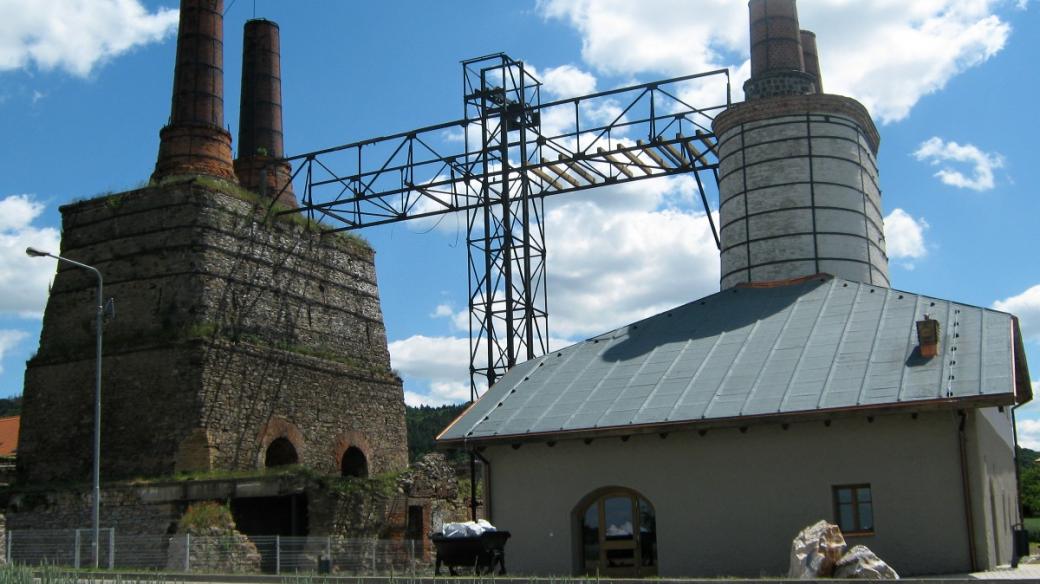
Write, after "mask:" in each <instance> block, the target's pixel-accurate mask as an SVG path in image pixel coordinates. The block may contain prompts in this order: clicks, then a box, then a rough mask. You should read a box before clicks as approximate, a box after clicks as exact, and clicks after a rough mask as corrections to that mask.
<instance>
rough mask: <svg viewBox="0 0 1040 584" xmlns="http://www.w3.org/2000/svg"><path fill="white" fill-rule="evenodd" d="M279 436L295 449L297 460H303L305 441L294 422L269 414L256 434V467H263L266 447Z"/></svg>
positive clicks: (301, 461)
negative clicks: (268, 417) (269, 416)
mask: <svg viewBox="0 0 1040 584" xmlns="http://www.w3.org/2000/svg"><path fill="white" fill-rule="evenodd" d="M280 438H282V439H285V440H287V441H288V442H289V444H291V445H292V447H293V448H294V449H295V450H296V457H297V462H298V463H303V462H304V459H305V450H304V445H305V442H304V439H303V434H302V433H301V432H300V429H299V428H297V427H296V424H293V423H292V422H290V421H289V420H287V419H285V418H283V417H281V416H271V418H270V419H269V420H267V423H266V424H264V425H263V426H262V427H261V428H260V432H259V433H258V434H257V441H258V442H259V444H258V448H257V453H256V466H257V468H264V466H265V462H266V458H267V450H268V448H270V446H271V443H273V442H274V441H275V440H278V439H280Z"/></svg>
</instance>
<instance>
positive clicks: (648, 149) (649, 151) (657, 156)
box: [636, 140, 674, 170]
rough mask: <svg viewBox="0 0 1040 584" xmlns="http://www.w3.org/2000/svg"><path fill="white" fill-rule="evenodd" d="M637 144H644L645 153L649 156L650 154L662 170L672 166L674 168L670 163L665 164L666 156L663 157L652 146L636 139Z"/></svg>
mask: <svg viewBox="0 0 1040 584" xmlns="http://www.w3.org/2000/svg"><path fill="white" fill-rule="evenodd" d="M636 144H638V145H640V146H642V147H643V154H646V155H647V156H649V157H650V159H651V160H653V161H654V162H656V163H657V166H659V167H661V169H662V170H671V169H672V168H674V167H673V166H672V165H670V164H665V162H664V158H661V155H660V154H658V153H656V152H654V150H653V148H652V147H647V145H646V144H644V143H643V141H642V140H636Z"/></svg>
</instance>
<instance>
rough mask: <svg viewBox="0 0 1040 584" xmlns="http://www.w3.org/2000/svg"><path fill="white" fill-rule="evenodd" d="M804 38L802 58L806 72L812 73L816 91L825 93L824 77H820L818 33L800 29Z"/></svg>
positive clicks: (800, 33)
mask: <svg viewBox="0 0 1040 584" xmlns="http://www.w3.org/2000/svg"><path fill="white" fill-rule="evenodd" d="M799 35H800V36H801V39H802V60H803V61H805V72H806V73H808V74H809V75H812V78H813V85H815V86H816V93H823V79H822V78H821V77H820V54H819V53H818V52H817V50H816V33H814V32H811V31H808V30H803V31H799Z"/></svg>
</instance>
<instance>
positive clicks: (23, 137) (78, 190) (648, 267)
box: [0, 0, 1040, 448]
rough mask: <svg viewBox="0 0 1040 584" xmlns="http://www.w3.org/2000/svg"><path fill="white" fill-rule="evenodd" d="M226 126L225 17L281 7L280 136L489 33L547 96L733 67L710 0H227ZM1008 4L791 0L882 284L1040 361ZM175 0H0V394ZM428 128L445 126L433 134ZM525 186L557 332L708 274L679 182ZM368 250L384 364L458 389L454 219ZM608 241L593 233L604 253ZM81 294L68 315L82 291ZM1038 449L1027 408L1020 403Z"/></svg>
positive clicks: (634, 315)
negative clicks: (849, 131) (867, 179)
mask: <svg viewBox="0 0 1040 584" xmlns="http://www.w3.org/2000/svg"><path fill="white" fill-rule="evenodd" d="M225 2H226V5H227V8H228V11H227V15H226V21H225V74H226V77H225V86H226V94H225V122H226V124H228V125H229V126H230V128H231V130H232V134H233V135H235V133H236V132H237V125H238V121H237V103H238V84H239V83H238V77H239V74H240V62H239V59H240V57H239V55H240V50H241V30H242V24H243V22H244V21H245V20H247V19H248V18H251V17H253V16H254V6H255V16H257V17H265V18H270V19H272V20H275V21H277V22H278V23H279V24H280V25H281V30H282V67H283V81H284V85H283V91H284V104H285V110H284V111H285V131H286V152H287V153H289V154H296V153H301V152H306V151H310V150H316V149H318V148H322V147H326V146H332V145H336V144H342V143H347V142H352V141H355V140H360V139H364V138H369V137H374V136H380V135H386V134H389V133H393V132H397V131H402V130H408V129H412V128H418V127H421V126H427V125H431V124H434V123H437V122H442V121H449V120H454V119H458V118H460V117H461V116H462V97H461V68H460V65H459V61H461V60H463V59H466V58H470V57H475V56H479V55H484V54H487V53H493V52H498V51H503V52H506V53H508V54H509V55H510V56H512V57H514V58H517V59H521V60H523V61H525V62H526V63H527V64H528V65H530V66H533V67H534V68H535V69H536V71H537V72H538V75H539V77H540V78H541V79H542V81H544V82H545V83H546V87H545V90H546V92H547V96H550V97H570V96H575V95H581V94H584V93H588V92H590V91H592V90H603V89H610V88H613V87H619V86H624V85H628V84H632V83H636V82H645V81H651V80H654V79H660V78H665V77H672V76H678V75H684V74H688V73H695V72H698V71H704V70H708V69H714V68H717V67H730V68H731V69H732V71H733V76H734V86H735V87H736V88H738V89H737V97H738V98H739V97H740V92H739V86H740V84H741V83H742V82H743V80H744V79H745V78H746V77H747V71H748V67H747V63H746V60H747V9H746V5H745V3H744V2H736V1H733V0H699V1H693V0H655V1H649V0H648V1H643V2H639V3H635V2H630V1H626V0H598V1H596V2H592V1H591V0H584V1H582V0H544V1H541V2H521V1H515V2H487V1H482V2H481V1H462V0H458V1H455V2H450V3H449V2H421V1H418V0H415V1H401V2H381V3H354V2H351V3H347V2H341V1H334V0H308V1H307V2H302V3H301V2H286V1H282V2H275V1H274V0H256V2H255V3H254V2H253V0H235V2H234V3H231V2H230V1H228V0H225ZM1033 4H1035V3H1029V2H1024V1H1021V0H1005V1H1000V0H929V1H927V2H912V3H909V2H904V1H901V0H900V1H897V0H876V1H874V2H870V3H865V2H847V1H843V0H815V1H814V0H802V2H800V4H799V11H800V15H801V24H802V27H803V28H808V29H811V30H814V31H815V32H816V33H817V35H818V44H819V50H820V53H821V60H822V68H823V78H824V85H825V89H826V90H827V91H828V92H833V93H841V94H845V95H850V96H852V97H855V98H857V99H859V100H861V101H862V102H863V103H864V104H865V105H867V107H868V108H869V109H870V110H871V112H872V114H873V115H874V117H875V121H876V122H877V124H878V127H879V130H880V132H881V136H882V140H881V153H880V156H879V162H880V165H881V172H882V177H881V180H882V186H883V189H884V206H885V213H886V215H887V217H886V231H887V238H888V246H889V255H890V258H891V272H892V281H893V286H894V287H896V288H899V289H904V290H908V291H912V292H915V293H922V294H928V295H934V296H938V297H941V298H947V299H952V300H957V301H961V302H965V303H968V304H974V305H979V306H992V307H997V308H1001V309H1004V310H1008V311H1010V312H1013V313H1015V314H1017V315H1018V316H1019V317H1020V318H1021V320H1022V325H1023V328H1024V331H1025V334H1026V336H1027V339H1028V341H1027V351H1028V353H1029V355H1030V357H1031V360H1032V362H1033V369H1034V378H1035V377H1037V376H1038V375H1037V374H1036V371H1040V267H1038V263H1037V261H1036V260H1035V259H1034V253H1035V252H1034V250H1035V248H1036V247H1037V245H1038V243H1040V238H1038V237H1037V235H1036V233H1037V228H1036V225H1035V224H1036V222H1037V218H1038V217H1040V200H1038V198H1037V197H1035V196H1031V195H1032V193H1033V188H1034V187H1033V185H1036V184H1040V170H1038V166H1040V165H1037V164H1036V156H1035V151H1034V149H1033V146H1032V145H1033V144H1034V140H1035V138H1034V135H1033V134H1035V132H1036V131H1037V130H1038V129H1040V123H1038V122H1040V120H1038V113H1037V109H1036V107H1035V96H1036V95H1037V93H1038V92H1040V81H1038V80H1037V78H1036V76H1035V75H1031V74H1030V73H1032V72H1034V71H1035V63H1034V61H1033V60H1034V59H1035V56H1036V55H1037V54H1040V19H1038V18H1037V17H1036V13H1037V8H1036V6H1034V5H1033ZM175 9H176V6H175V2H173V1H172V0H165V1H155V0H147V1H143V0H92V1H91V2H89V3H87V2H81V1H76V0H49V1H48V2H39V1H38V0H0V368H2V370H0V395H12V394H17V393H20V392H21V386H22V377H23V370H24V361H25V360H26V359H27V358H29V356H30V355H31V354H32V353H33V352H34V351H35V349H36V346H37V343H38V338H39V330H40V314H41V312H42V308H43V305H44V303H45V301H46V294H47V284H48V282H49V280H50V278H51V277H52V275H53V272H54V265H53V263H52V262H49V261H42V260H30V259H28V258H26V257H25V256H24V253H23V250H24V248H25V246H26V245H35V246H38V247H49V248H51V249H57V243H58V237H59V228H60V216H59V213H58V207H59V206H60V205H62V204H64V203H67V202H69V201H72V200H75V199H78V198H87V197H91V196H94V195H97V194H100V193H104V192H108V191H119V190H124V189H127V188H132V187H135V186H137V185H139V184H141V183H142V182H143V181H145V180H146V179H147V178H148V176H149V175H150V174H151V171H152V168H153V165H154V163H155V155H156V152H157V149H158V131H159V128H160V127H161V126H162V125H163V123H164V122H165V121H166V119H167V117H168V116H169V106H170V89H171V85H172V78H173V57H174V46H175V37H174V33H175V30H174V27H175V24H176V12H175ZM445 144H448V142H447V141H446V142H445ZM613 188H614V189H615V192H613V193H612V194H611V195H610V196H607V195H604V196H584V195H582V196H575V197H567V196H562V197H559V198H558V200H551V201H550V202H548V203H547V211H548V221H547V229H548V234H547V239H548V241H547V243H548V254H549V260H548V261H549V290H550V292H549V293H550V306H549V310H550V328H551V331H552V337H553V338H554V339H556V340H555V342H557V343H565V342H567V341H570V340H577V339H581V338H585V337H587V336H591V335H593V334H597V333H599V332H603V331H605V330H608V329H610V328H613V327H615V326H618V325H621V324H624V323H626V322H630V321H632V320H635V319H638V318H641V317H643V316H647V315H649V314H652V313H654V312H658V311H660V310H663V309H665V308H668V307H670V306H674V305H678V304H681V303H683V302H686V301H689V300H692V299H695V298H698V297H700V296H703V295H706V294H710V293H712V292H715V291H717V289H718V254H717V251H716V250H715V249H714V244H713V242H712V241H711V238H710V232H709V231H708V230H707V223H706V221H705V217H704V215H703V213H702V212H701V211H700V210H699V208H698V205H697V204H695V203H694V202H693V201H692V200H691V199H690V194H691V192H690V189H689V184H688V183H687V182H684V181H683V180H682V179H670V180H667V179H655V180H654V181H641V182H637V183H633V184H632V185H629V186H627V187H613ZM363 235H364V236H365V237H367V238H368V239H369V241H370V242H371V243H372V245H373V246H374V247H375V249H376V251H377V269H378V275H379V282H380V287H381V293H382V301H383V311H384V314H385V317H386V324H387V331H388V336H389V340H390V342H391V345H390V346H391V352H392V357H393V364H394V367H395V368H397V369H398V370H399V371H400V372H402V373H403V374H404V377H405V390H406V397H407V399H408V401H409V402H410V403H420V402H422V403H445V402H450V401H456V400H461V399H465V397H466V396H467V395H468V389H467V387H468V386H467V374H466V367H467V341H466V332H465V330H464V328H465V325H466V315H465V313H464V312H463V311H464V309H465V306H466V300H467V299H466V264H465V245H464V241H465V233H464V231H460V230H459V226H458V224H457V222H455V221H454V219H449V220H446V221H442V222H441V223H440V224H438V225H437V226H436V227H433V228H432V229H431V225H430V224H416V225H412V224H398V225H396V226H391V227H384V228H378V229H374V230H368V231H365V232H364V233H363ZM604 250H609V251H610V253H604ZM88 310H89V309H88ZM1019 419H1020V423H1019V428H1020V431H1021V438H1022V441H1023V443H1025V444H1027V445H1031V446H1033V447H1037V448H1040V406H1032V405H1031V406H1027V407H1026V408H1023V409H1022V410H1020V411H1019Z"/></svg>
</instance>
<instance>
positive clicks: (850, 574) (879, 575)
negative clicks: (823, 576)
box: [834, 545, 899, 580]
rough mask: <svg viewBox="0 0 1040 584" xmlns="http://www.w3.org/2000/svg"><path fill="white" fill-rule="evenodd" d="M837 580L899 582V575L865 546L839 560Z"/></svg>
mask: <svg viewBox="0 0 1040 584" xmlns="http://www.w3.org/2000/svg"><path fill="white" fill-rule="evenodd" d="M834 577H835V578H856V579H859V580H898V579H899V574H897V573H896V571H895V570H893V569H892V567H891V566H889V565H888V564H886V563H885V562H884V560H882V559H881V558H879V557H877V555H876V554H875V553H874V552H872V551H870V548H868V547H867V546H865V545H858V546H855V547H854V548H852V549H850V550H849V551H848V553H846V554H845V555H844V556H842V557H841V559H840V560H838V564H837V565H836V566H835V567H834Z"/></svg>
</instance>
